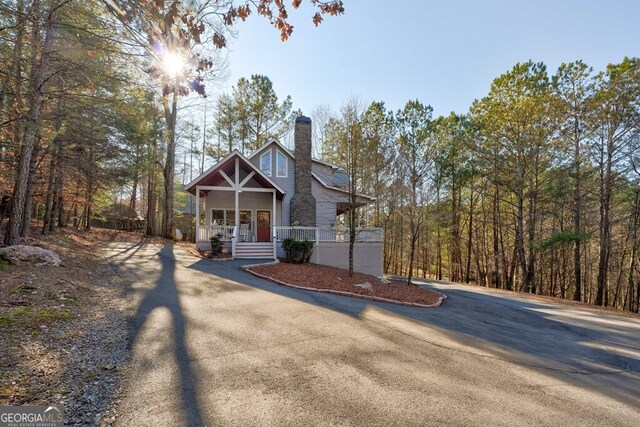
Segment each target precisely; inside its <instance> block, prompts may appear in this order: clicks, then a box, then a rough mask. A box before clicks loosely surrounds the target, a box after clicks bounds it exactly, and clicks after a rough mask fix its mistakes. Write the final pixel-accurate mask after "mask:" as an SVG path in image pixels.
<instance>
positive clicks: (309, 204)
mask: <svg viewBox="0 0 640 427" xmlns="http://www.w3.org/2000/svg"><path fill="white" fill-rule="evenodd" d="M294 141H295V151H294V154H295V158H296V160H295V161H296V163H295V164H296V166H295V167H296V183H295V194H294V195H293V197H292V198H291V225H294V224H296V225H300V226H304V227H315V226H316V199H315V197H313V194H312V193H311V119H310V118H308V117H305V116H299V117H298V118H296V125H295V130H294Z"/></svg>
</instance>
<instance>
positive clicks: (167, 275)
mask: <svg viewBox="0 0 640 427" xmlns="http://www.w3.org/2000/svg"><path fill="white" fill-rule="evenodd" d="M141 246H142V245H140V244H136V245H134V246H132V247H131V248H129V249H128V250H125V251H122V252H123V253H127V257H126V258H123V259H121V260H120V259H119V260H118V261H117V263H118V264H119V263H121V262H125V261H127V260H129V259H130V258H131V257H132V256H133V255H134V254H135V253H136V252H137V251H138V250H139V249H140V247H141ZM134 248H135V250H133V252H131V253H128V252H129V250H131V249H134ZM123 253H121V254H120V255H122V254H123ZM157 256H158V257H159V262H160V266H161V270H160V274H159V276H158V278H157V280H156V281H155V286H153V287H152V288H151V289H148V290H144V291H142V292H143V296H142V300H141V302H140V304H139V305H138V307H137V310H136V312H135V314H134V315H133V316H132V317H131V318H130V319H129V323H130V328H131V330H130V334H129V336H130V340H129V346H130V349H131V347H132V346H133V345H134V344H135V343H136V341H137V339H138V335H139V334H140V333H141V331H142V329H143V327H144V325H145V323H146V322H147V318H148V316H149V314H150V313H151V312H153V311H154V310H155V309H157V308H166V309H168V310H169V312H170V313H171V319H172V332H173V339H174V343H173V349H174V352H175V359H176V362H177V369H178V374H179V382H180V389H179V390H166V393H168V394H174V395H179V396H180V398H181V400H182V407H183V410H184V413H183V419H184V422H185V425H189V426H201V425H205V423H204V421H203V417H202V413H201V410H200V405H199V403H198V401H199V399H198V395H197V384H196V377H195V375H194V372H193V368H192V366H191V363H190V358H189V353H188V351H187V346H186V343H185V330H186V328H187V325H186V322H185V317H184V314H183V313H182V310H181V308H180V298H179V293H178V290H177V288H176V281H175V270H176V259H175V255H174V246H173V245H167V244H165V245H162V248H161V249H160V251H159V252H158V253H157ZM129 273H131V272H130V271H129ZM132 274H134V275H136V273H135V272H133V273H132ZM143 275H144V273H143V274H141V275H140V276H141V278H142V276H143ZM131 293H133V291H132V290H131V289H130V290H129V294H130V295H129V296H131Z"/></svg>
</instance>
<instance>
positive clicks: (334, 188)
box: [311, 172, 376, 201]
mask: <svg viewBox="0 0 640 427" xmlns="http://www.w3.org/2000/svg"><path fill="white" fill-rule="evenodd" d="M311 176H312V177H313V178H315V179H316V181H318V182H319V183H320V185H322V186H323V187H324V188H328V189H329V190H333V191H339V192H341V193H345V194H350V193H349V192H348V191H347V190H345V189H344V188H340V187H334V186H332V185H328V184H327V183H325V182H324V181H323V180H322V179H320V177H319V176H318V175H316V174H315V173H314V172H311ZM356 196H357V197H361V198H363V199H368V200H370V201H375V200H376V198H375V197H373V196H367V195H365V194H359V193H357V194H356Z"/></svg>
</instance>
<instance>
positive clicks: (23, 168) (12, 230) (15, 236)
mask: <svg viewBox="0 0 640 427" xmlns="http://www.w3.org/2000/svg"><path fill="white" fill-rule="evenodd" d="M52 7H53V6H52ZM55 16H56V11H55V10H52V13H50V14H49V16H48V19H47V20H46V23H45V38H44V44H43V47H42V53H41V55H40V60H39V61H38V64H36V66H35V67H34V68H33V73H32V76H31V79H30V91H31V94H30V96H29V112H28V114H27V120H26V128H25V132H24V138H23V143H22V148H21V150H20V156H19V160H18V169H17V173H16V181H15V186H14V190H13V197H12V199H11V214H10V215H11V216H10V217H9V224H8V225H7V232H6V234H5V240H4V243H5V244H6V245H16V244H18V243H19V242H20V229H21V226H22V223H23V217H24V206H25V198H26V195H27V192H28V190H29V189H28V181H29V180H28V178H29V169H30V165H31V157H32V155H33V147H34V145H35V144H36V138H37V136H38V127H39V126H40V123H39V121H40V115H41V112H42V104H43V100H44V84H45V81H46V78H47V74H48V72H49V58H50V56H51V45H52V42H53V33H54V26H55ZM38 27H39V26H38V25H34V30H33V31H34V34H33V39H34V42H35V40H37V39H38V34H37V33H38V31H39V30H38ZM38 44H39V43H38ZM38 44H35V43H34V46H33V47H34V49H35V48H36V46H38Z"/></svg>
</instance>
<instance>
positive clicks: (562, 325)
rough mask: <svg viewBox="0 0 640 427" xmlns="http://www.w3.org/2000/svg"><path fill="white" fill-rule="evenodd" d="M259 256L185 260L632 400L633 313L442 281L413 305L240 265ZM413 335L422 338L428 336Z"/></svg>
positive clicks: (636, 345) (639, 329) (639, 338)
mask: <svg viewBox="0 0 640 427" xmlns="http://www.w3.org/2000/svg"><path fill="white" fill-rule="evenodd" d="M267 261H270V260H263V261H260V260H234V261H227V262H215V261H211V260H206V259H200V260H197V261H195V262H194V263H193V264H191V265H190V266H189V268H191V269H194V270H197V271H201V272H203V273H207V274H212V275H215V276H218V277H220V278H224V279H227V280H231V281H235V282H238V283H240V284H243V285H247V286H250V287H253V288H255V289H259V290H262V291H267V292H271V293H274V294H277V295H281V296H284V297H287V298H293V299H295V300H298V301H301V302H305V303H309V304H313V305H315V306H318V307H322V308H325V309H331V310H335V311H338V312H340V313H343V314H347V315H349V316H351V317H354V318H357V319H365V318H368V317H367V309H368V308H370V307H376V308H379V309H381V310H384V312H385V313H386V314H387V316H386V317H387V318H388V319H391V321H390V322H389V326H390V327H392V328H393V327H394V326H393V324H394V322H395V321H398V322H399V323H403V322H404V325H405V328H406V323H407V321H413V322H416V325H415V327H416V329H420V325H426V326H429V327H433V328H436V329H437V330H439V331H440V332H442V333H444V334H446V335H447V336H448V338H450V339H451V340H454V341H457V342H458V343H460V344H462V345H464V346H468V347H471V348H472V349H478V350H480V351H479V354H478V357H486V356H485V355H486V354H487V353H490V354H491V356H490V357H491V358H494V359H500V360H505V361H509V362H511V363H515V364H519V365H522V366H525V367H530V368H534V369H538V370H541V371H542V372H544V373H546V374H548V375H551V376H553V377H556V378H559V379H562V380H564V381H568V382H570V383H572V384H574V385H576V386H580V387H586V388H590V389H593V390H595V391H597V392H599V393H602V394H605V395H607V396H610V397H612V398H615V399H617V400H620V401H624V402H625V403H627V404H630V405H634V406H637V405H640V389H639V388H638V381H639V380H640V376H639V375H638V372H640V356H639V355H640V322H638V321H637V320H633V319H627V318H623V317H619V316H615V315H607V314H602V315H600V314H596V313H592V312H587V311H581V310H577V309H572V308H570V307H563V306H557V305H552V304H545V303H538V302H535V301H530V300H524V299H520V298H510V297H503V296H501V295H496V294H493V293H485V292H478V290H471V289H464V287H462V286H450V287H447V286H446V285H438V286H436V287H435V288H437V290H439V291H442V292H445V293H446V294H447V295H448V296H449V299H448V300H445V302H444V304H443V305H442V306H440V307H439V308H431V309H423V308H414V307H407V306H401V305H395V304H385V303H377V302H371V301H366V300H361V299H357V298H349V297H344V296H338V295H332V294H325V293H318V292H312V291H305V290H299V289H294V288H289V287H286V286H281V285H277V284H274V283H272V282H269V281H266V280H263V279H260V278H258V277H255V276H253V275H250V274H249V273H246V272H244V271H241V270H240V267H241V266H243V265H246V264H258V263H261V262H267ZM426 287H427V288H429V287H431V286H426ZM369 320H371V319H369ZM409 331H411V326H410V325H409ZM403 333H404V332H403ZM416 337H417V335H416ZM419 339H422V340H423V341H427V342H429V341H428V340H429V338H428V337H427V338H426V339H424V337H421V338H419ZM432 344H433V343H432ZM468 347H467V348H468ZM470 353H471V354H475V353H473V352H470ZM480 353H481V354H480ZM483 354H484V355H483ZM629 375H630V376H631V377H629Z"/></svg>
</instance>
